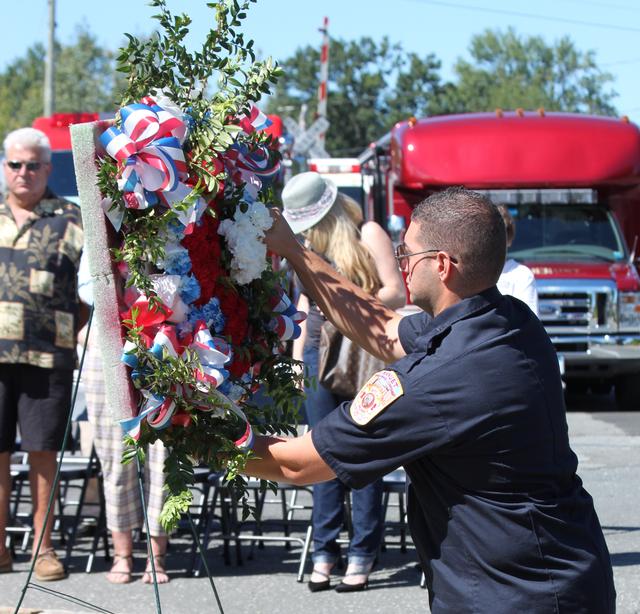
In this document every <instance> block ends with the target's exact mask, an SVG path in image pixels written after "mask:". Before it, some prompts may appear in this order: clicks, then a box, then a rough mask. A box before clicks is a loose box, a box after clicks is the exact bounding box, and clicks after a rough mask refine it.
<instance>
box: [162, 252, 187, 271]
mask: <svg viewBox="0 0 640 614" xmlns="http://www.w3.org/2000/svg"><path fill="white" fill-rule="evenodd" d="M164 270H165V271H166V272H167V273H168V274H169V275H186V274H187V273H188V272H189V271H190V270H191V258H189V252H188V251H187V250H186V249H184V248H181V249H176V250H171V251H170V252H168V253H167V254H166V255H165V258H164Z"/></svg>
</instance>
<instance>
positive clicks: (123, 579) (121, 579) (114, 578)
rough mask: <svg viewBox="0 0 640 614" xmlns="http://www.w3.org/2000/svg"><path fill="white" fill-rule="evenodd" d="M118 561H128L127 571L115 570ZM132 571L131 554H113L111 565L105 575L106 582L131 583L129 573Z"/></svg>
mask: <svg viewBox="0 0 640 614" xmlns="http://www.w3.org/2000/svg"><path fill="white" fill-rule="evenodd" d="M120 561H128V563H129V565H128V567H129V569H128V570H127V569H124V570H122V569H116V568H115V567H116V565H117V564H118V563H120ZM132 571H133V556H132V555H131V554H114V555H113V564H112V565H111V569H110V571H109V572H108V573H107V581H108V582H111V584H129V582H131V572H132Z"/></svg>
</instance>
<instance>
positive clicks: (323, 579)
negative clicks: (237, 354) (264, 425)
mask: <svg viewBox="0 0 640 614" xmlns="http://www.w3.org/2000/svg"><path fill="white" fill-rule="evenodd" d="M282 202H283V205H284V211H283V215H284V217H285V219H286V220H287V222H288V223H289V225H290V226H291V228H292V229H293V231H294V232H295V233H296V234H301V235H302V237H303V238H304V241H305V243H306V244H307V246H308V247H309V248H311V249H312V250H313V251H315V252H316V253H318V254H320V255H322V256H323V257H324V258H326V259H327V260H328V261H329V262H331V264H332V265H333V266H334V267H335V268H336V269H337V270H338V271H340V272H341V273H342V274H343V275H345V276H346V277H348V278H349V279H350V280H351V281H353V282H354V283H356V284H358V285H359V286H360V287H362V288H363V289H364V290H366V291H367V292H370V293H371V294H374V295H376V296H377V297H378V298H379V299H380V300H382V301H383V302H384V303H385V304H387V305H388V306H389V307H392V308H394V309H395V308H398V307H402V306H403V305H404V303H405V296H406V295H405V288H404V284H403V281H402V276H401V275H400V271H399V270H398V265H397V263H396V260H395V257H394V254H393V245H392V243H391V240H390V239H389V236H388V235H387V234H386V232H385V231H384V230H383V228H382V227H381V226H380V225H379V224H377V223H376V222H364V221H363V216H362V211H361V209H360V206H359V205H358V203H356V202H355V201H354V200H353V199H351V198H349V197H348V196H346V195H345V194H342V193H340V192H338V190H337V188H336V186H335V184H334V183H333V182H331V181H330V180H328V179H324V178H323V177H321V176H320V175H318V174H317V173H301V174H299V175H296V176H295V177H293V178H292V179H291V180H290V181H289V182H288V183H287V184H286V185H285V187H284V190H283V192H282ZM298 309H299V310H301V311H306V312H308V314H309V315H308V317H307V320H306V322H305V323H304V327H303V334H302V335H301V337H300V338H298V339H297V340H296V341H295V342H294V348H293V355H294V358H297V359H298V360H300V359H302V360H303V361H304V363H305V370H306V373H307V377H308V378H310V379H313V378H315V377H316V376H317V372H318V348H319V342H320V329H321V327H322V324H323V322H324V317H323V315H322V313H321V312H320V311H319V309H318V308H317V306H316V305H315V304H314V303H311V302H310V301H309V298H308V296H307V295H306V294H305V291H304V288H301V294H300V298H299V300H298ZM305 392H306V394H307V398H306V413H307V420H308V422H309V426H310V427H311V428H313V426H314V425H315V424H316V423H317V422H319V421H320V420H321V419H322V418H323V417H324V416H325V415H327V414H328V413H330V412H331V411H333V409H334V408H335V407H337V406H338V405H339V404H340V403H341V402H343V401H345V400H351V399H345V398H342V397H340V396H336V395H334V394H333V393H331V392H330V391H329V390H328V389H327V388H325V387H324V386H322V385H321V384H319V383H318V384H317V386H316V387H315V388H305ZM344 496H345V487H344V486H343V484H342V483H341V482H340V481H339V480H337V479H335V480H331V481H330V482H324V483H321V484H317V485H315V486H314V489H313V541H314V550H313V563H314V565H313V573H312V574H311V579H310V581H309V589H310V590H311V591H312V592H317V591H321V590H326V589H329V588H331V583H330V574H331V572H332V571H333V569H334V568H335V566H336V564H337V562H338V560H339V558H340V546H339V544H338V543H337V539H338V536H339V533H340V529H341V528H342V526H343V524H344V518H343V507H344V505H343V504H344ZM351 496H352V526H353V537H352V539H351V541H350V544H349V551H348V566H347V571H346V574H345V577H344V578H343V580H342V582H340V583H339V584H338V585H337V586H336V590H337V591H339V592H351V591H357V590H362V589H364V588H366V587H367V581H368V577H369V573H370V571H371V568H372V566H373V563H374V561H375V558H376V556H377V554H378V550H379V547H380V543H381V540H382V533H383V528H384V517H383V509H382V480H379V481H378V482H375V483H373V484H371V485H369V486H367V487H365V488H363V489H361V490H354V491H352V493H351Z"/></svg>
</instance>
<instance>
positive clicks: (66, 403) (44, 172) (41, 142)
mask: <svg viewBox="0 0 640 614" xmlns="http://www.w3.org/2000/svg"><path fill="white" fill-rule="evenodd" d="M4 154H5V159H4V162H3V167H4V168H3V170H4V177H5V191H6V194H5V195H4V198H3V199H2V200H1V201H0V573H1V572H9V571H11V570H12V560H11V555H10V553H9V552H8V550H7V549H6V548H5V537H6V535H5V533H6V526H7V521H8V503H9V497H10V493H11V481H10V474H9V467H10V455H11V452H12V451H13V450H14V449H15V444H16V434H17V428H16V426H19V432H20V449H21V450H25V451H27V452H28V453H29V464H30V476H29V477H30V484H31V496H32V501H33V525H34V542H33V543H34V545H35V544H37V543H38V540H39V539H40V535H41V534H42V545H41V548H40V553H39V556H38V558H37V560H36V563H35V570H34V571H35V576H36V578H37V579H38V580H41V581H42V580H59V579H62V578H64V577H65V575H66V574H65V569H64V567H63V565H62V563H61V562H60V561H59V560H58V558H57V556H56V553H55V551H54V549H53V547H52V543H51V528H52V523H53V517H52V516H50V517H49V521H48V523H47V525H46V526H44V520H45V516H46V511H47V505H48V502H49V496H50V494H51V488H52V485H53V481H54V477H55V471H56V453H57V451H58V450H59V449H60V448H61V445H62V441H63V437H64V431H65V426H66V422H67V417H68V412H69V411H70V409H71V388H72V381H73V369H74V367H75V361H76V355H75V348H76V332H77V327H78V324H79V322H78V320H79V317H78V316H79V313H78V310H79V303H78V296H77V287H76V283H77V282H76V274H77V267H78V264H79V260H80V253H81V250H82V241H83V234H82V225H81V219H80V210H79V208H78V207H76V206H75V205H74V204H72V203H69V202H67V201H65V200H63V199H60V198H58V197H57V196H56V195H55V194H53V193H52V192H51V191H50V190H49V188H48V187H47V179H48V177H49V174H50V172H51V146H50V144H49V140H48V139H47V137H46V135H45V134H44V133H42V132H40V131H39V130H35V129H33V128H20V129H19V130H15V131H13V132H11V133H10V134H8V135H7V137H6V139H5V141H4Z"/></svg>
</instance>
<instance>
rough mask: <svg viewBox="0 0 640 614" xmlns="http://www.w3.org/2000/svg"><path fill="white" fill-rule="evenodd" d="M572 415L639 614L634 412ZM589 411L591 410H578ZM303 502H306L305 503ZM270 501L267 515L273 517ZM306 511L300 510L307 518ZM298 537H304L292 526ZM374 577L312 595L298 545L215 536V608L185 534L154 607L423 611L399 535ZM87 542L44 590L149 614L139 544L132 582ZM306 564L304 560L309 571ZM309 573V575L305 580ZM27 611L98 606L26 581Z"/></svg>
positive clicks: (15, 578)
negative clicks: (360, 586) (237, 556)
mask: <svg viewBox="0 0 640 614" xmlns="http://www.w3.org/2000/svg"><path fill="white" fill-rule="evenodd" d="M570 408H571V409H573V411H570V412H569V414H568V420H569V427H570V433H571V442H572V446H573V449H574V450H575V451H576V453H577V454H578V457H579V459H580V468H579V472H580V475H581V477H582V479H583V481H584V483H585V487H586V488H587V490H588V491H589V492H590V493H591V494H592V495H593V497H594V500H595V502H596V508H597V511H598V514H599V517H600V521H601V523H602V525H603V528H604V532H605V536H606V539H607V543H608V546H609V550H610V553H611V559H612V562H613V568H614V574H615V582H616V589H617V593H618V600H617V605H618V614H640V513H639V510H640V489H639V488H638V475H639V474H640V412H636V413H627V414H622V413H616V412H614V411H613V402H612V400H611V399H610V398H609V397H600V398H598V397H584V398H576V399H570ZM583 409H588V410H589V411H588V412H585V411H577V410H583ZM303 501H304V500H303ZM276 513H278V512H277V506H274V511H273V514H276ZM304 513H305V512H299V514H301V515H300V516H299V517H300V518H304V516H303V514H304ZM294 535H297V536H300V537H303V534H302V532H300V531H298V532H296V533H294ZM388 542H389V543H388V547H387V549H386V551H385V552H382V553H381V556H380V559H379V563H378V566H377V567H376V569H375V570H374V572H373V573H372V575H371V577H370V586H369V589H368V590H367V591H364V592H362V593H354V594H338V593H336V592H335V591H326V592H322V593H316V594H311V593H310V592H309V591H308V589H307V587H306V585H305V583H298V582H297V581H296V572H297V568H298V561H299V557H300V552H301V549H300V546H299V545H298V544H294V545H292V546H291V548H290V549H289V550H287V549H286V548H285V547H284V545H283V544H282V543H268V544H266V545H265V546H264V548H262V549H260V548H253V551H252V549H251V547H250V544H248V543H245V544H244V545H243V546H242V556H243V562H242V564H241V565H237V564H235V562H233V561H232V564H230V565H225V563H224V561H223V557H222V545H221V544H220V543H219V542H212V544H211V546H210V549H209V550H208V553H207V560H208V562H209V564H210V565H211V571H212V575H213V581H214V584H215V587H216V590H217V592H218V594H219V600H220V604H221V606H222V609H221V608H220V607H219V605H218V603H217V601H216V598H215V596H214V593H213V590H212V588H211V585H210V583H209V582H208V580H207V578H206V577H192V576H190V575H189V574H188V573H187V567H188V566H189V554H190V546H191V541H190V539H189V538H188V536H187V535H180V536H178V537H177V538H176V539H173V540H172V545H171V549H170V552H169V556H168V558H167V565H168V569H169V573H170V575H171V577H172V581H171V583H169V584H167V585H164V586H161V587H160V588H159V594H160V608H161V609H160V611H161V612H163V613H165V614H175V613H180V614H182V613H191V612H198V613H201V612H212V613H216V612H221V611H223V612H226V613H227V614H229V613H241V614H244V613H250V614H262V613H269V614H277V613H279V612H313V613H314V614H325V613H326V614H335V613H336V612H340V613H343V612H344V613H360V612H362V613H365V612H366V613H369V612H377V613H379V614H386V613H396V612H402V614H413V613H418V612H428V611H429V607H428V595H427V592H426V590H424V589H422V588H420V572H419V570H418V569H417V567H416V557H415V551H414V550H413V548H412V547H409V548H408V550H407V552H406V553H403V552H401V549H400V547H399V545H398V535H395V534H394V535H389V537H388ZM89 543H90V541H89V538H88V537H84V538H82V539H81V540H80V543H79V546H78V548H76V550H75V551H74V553H73V556H72V559H71V562H70V572H71V573H70V575H69V577H68V578H67V579H66V580H63V581H60V582H54V583H49V584H47V585H45V588H46V589H54V590H58V591H62V592H65V593H68V594H69V595H72V596H74V597H75V598H76V599H82V600H83V601H85V602H88V603H91V604H95V605H97V606H99V607H101V608H103V611H108V612H117V613H120V614H122V613H133V612H135V613H140V614H147V613H149V614H152V613H155V612H158V607H157V605H156V601H155V597H154V592H153V588H152V587H151V586H149V585H144V584H142V583H141V581H140V577H141V575H142V571H143V569H144V563H145V552H144V550H143V545H142V544H141V545H140V546H139V549H138V550H137V551H136V553H135V574H134V581H133V582H132V583H131V584H127V585H123V586H114V585H111V584H109V583H108V582H107V581H106V579H105V577H104V572H105V571H106V570H108V568H109V565H108V563H107V562H106V561H104V560H103V557H102V555H99V556H98V557H97V558H96V560H95V563H94V568H93V571H92V572H91V573H89V574H87V573H85V572H84V568H85V565H86V560H87V558H86V557H87V552H88V547H89ZM309 567H310V563H309V564H308V565H307V571H308V570H309ZM27 569H28V555H27V554H24V553H21V552H20V551H18V560H17V564H16V571H15V572H14V573H11V574H4V575H0V606H6V609H3V608H2V607H0V614H5V612H13V611H14V609H15V606H16V604H17V603H18V600H19V597H20V594H21V593H22V591H23V587H24V583H25V581H26V576H27V573H26V570H27ZM306 580H307V576H305V582H306ZM23 608H25V609H24V611H25V612H30V613H35V612H46V614H54V613H56V614H62V613H64V614H70V613H73V614H78V613H83V614H85V613H87V612H91V611H95V610H92V609H90V608H89V607H88V606H83V605H78V603H77V602H76V603H70V602H68V601H64V600H62V599H60V598H58V597H56V596H53V595H51V594H47V593H43V592H42V591H41V590H40V589H38V588H32V587H29V588H28V589H27V590H26V593H25V599H24V601H23Z"/></svg>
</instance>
